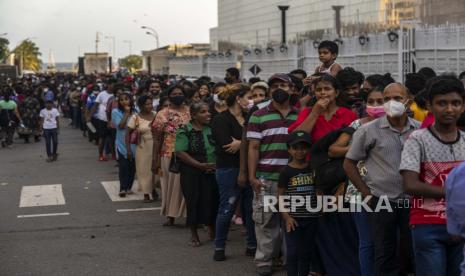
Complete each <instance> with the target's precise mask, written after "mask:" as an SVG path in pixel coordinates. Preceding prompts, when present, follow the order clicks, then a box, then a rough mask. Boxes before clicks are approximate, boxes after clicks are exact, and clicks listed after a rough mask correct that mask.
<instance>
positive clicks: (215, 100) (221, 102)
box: [213, 94, 224, 105]
mask: <svg viewBox="0 0 465 276" xmlns="http://www.w3.org/2000/svg"><path fill="white" fill-rule="evenodd" d="M213 101H214V102H215V103H217V104H219V105H224V101H223V100H220V98H219V97H218V94H215V95H213Z"/></svg>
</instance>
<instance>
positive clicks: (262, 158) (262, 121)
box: [247, 74, 298, 275]
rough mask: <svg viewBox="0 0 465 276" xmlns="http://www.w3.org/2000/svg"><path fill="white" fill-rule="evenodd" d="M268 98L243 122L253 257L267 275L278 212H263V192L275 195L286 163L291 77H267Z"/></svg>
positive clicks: (277, 242)
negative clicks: (251, 199)
mask: <svg viewBox="0 0 465 276" xmlns="http://www.w3.org/2000/svg"><path fill="white" fill-rule="evenodd" d="M268 84H269V86H270V94H271V96H272V101H271V103H270V104H269V105H267V106H265V107H264V108H262V109H259V110H257V111H256V112H255V113H253V115H252V116H251V117H250V120H249V123H248V126H247V140H249V152H248V159H249V160H248V161H249V162H248V166H249V181H250V184H251V185H252V188H253V189H254V192H255V197H254V202H253V219H254V221H255V233H256V236H257V251H256V254H255V261H256V263H257V272H258V274H260V275H271V274H272V272H273V271H272V265H273V258H275V257H278V253H279V249H280V247H281V240H282V239H281V234H280V223H279V219H280V218H279V214H278V213H272V212H264V210H263V205H264V204H263V196H264V195H273V196H276V195H277V191H278V179H279V173H280V171H281V169H282V168H283V167H284V166H286V165H287V162H288V158H289V155H288V152H287V145H286V142H287V136H288V134H287V127H289V126H290V125H291V124H292V123H293V122H294V121H295V120H296V119H297V113H298V111H297V110H296V109H294V108H293V107H292V106H290V104H289V99H290V96H291V94H292V93H293V92H292V86H293V85H292V81H291V79H290V78H289V76H287V75H285V74H275V75H273V76H272V77H271V78H270V79H269V80H268Z"/></svg>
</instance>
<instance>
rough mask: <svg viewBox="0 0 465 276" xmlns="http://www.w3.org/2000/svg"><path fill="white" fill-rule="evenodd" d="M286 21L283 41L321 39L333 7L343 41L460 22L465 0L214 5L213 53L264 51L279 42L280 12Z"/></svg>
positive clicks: (331, 23) (329, 30)
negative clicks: (409, 23)
mask: <svg viewBox="0 0 465 276" xmlns="http://www.w3.org/2000/svg"><path fill="white" fill-rule="evenodd" d="M278 5H289V10H288V11H287V16H286V21H287V24H286V28H287V32H286V36H287V39H286V40H287V41H286V42H294V41H296V40H300V39H305V38H310V39H319V38H321V37H322V36H323V34H332V35H335V34H336V31H335V22H336V20H335V11H334V10H333V6H337V5H340V6H343V7H342V9H341V14H340V22H341V29H340V34H341V35H342V36H352V35H359V34H361V33H367V32H376V31H382V30H386V29H390V28H398V26H399V24H400V21H402V20H413V19H419V20H420V21H421V23H423V24H429V25H432V24H446V23H465V1H464V0H268V1H262V0H248V1H244V0H241V1H230V0H218V26H217V27H215V28H212V29H210V43H211V47H212V50H220V51H224V50H227V49H236V48H237V49H240V48H244V47H249V46H254V45H257V46H264V45H267V44H269V43H271V44H278V43H280V41H281V12H280V10H279V9H278Z"/></svg>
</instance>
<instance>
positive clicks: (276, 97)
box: [273, 89, 291, 104]
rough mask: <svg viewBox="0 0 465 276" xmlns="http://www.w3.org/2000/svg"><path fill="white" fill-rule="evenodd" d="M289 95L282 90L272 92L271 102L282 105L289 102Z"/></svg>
mask: <svg viewBox="0 0 465 276" xmlns="http://www.w3.org/2000/svg"><path fill="white" fill-rule="evenodd" d="M290 97H291V95H289V93H287V92H286V91H284V90H282V89H277V90H275V91H274V92H273V101H275V102H277V103H279V104H283V103H285V102H286V101H288V100H289V98H290Z"/></svg>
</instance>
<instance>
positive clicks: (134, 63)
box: [119, 55, 142, 71]
mask: <svg viewBox="0 0 465 276" xmlns="http://www.w3.org/2000/svg"><path fill="white" fill-rule="evenodd" d="M119 64H120V65H121V66H122V67H126V68H128V69H129V70H130V71H135V70H137V69H141V68H142V57H141V56H138V55H129V56H127V57H124V58H122V59H120V60H119Z"/></svg>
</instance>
